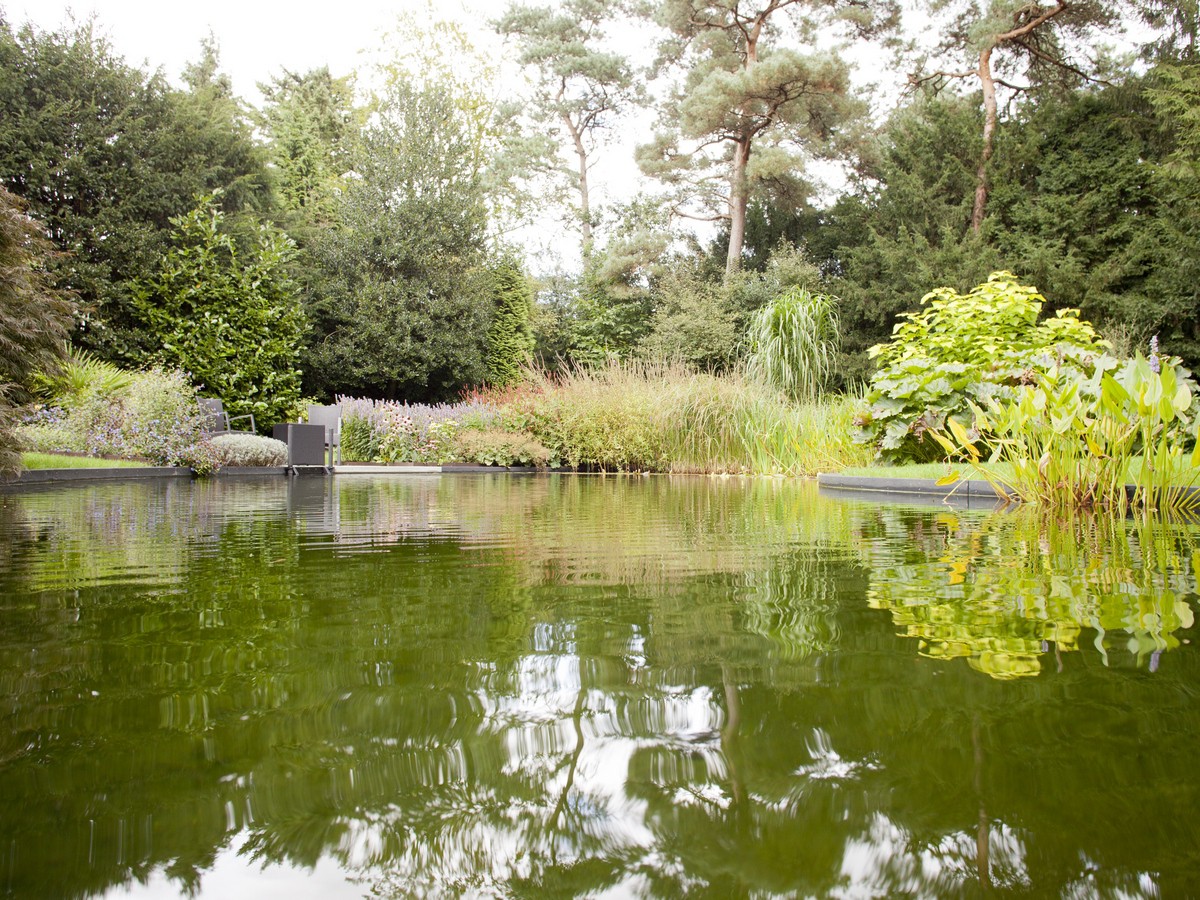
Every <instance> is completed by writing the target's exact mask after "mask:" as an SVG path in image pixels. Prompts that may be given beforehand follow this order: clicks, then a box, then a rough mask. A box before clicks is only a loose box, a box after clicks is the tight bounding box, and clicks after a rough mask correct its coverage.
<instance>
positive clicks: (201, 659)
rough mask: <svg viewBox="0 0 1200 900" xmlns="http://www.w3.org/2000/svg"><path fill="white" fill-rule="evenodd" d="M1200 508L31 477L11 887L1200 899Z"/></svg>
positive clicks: (446, 482) (12, 730)
mask: <svg viewBox="0 0 1200 900" xmlns="http://www.w3.org/2000/svg"><path fill="white" fill-rule="evenodd" d="M1198 535H1200V532H1198V531H1197V530H1196V529H1195V528H1194V527H1191V526H1187V525H1183V524H1157V525H1145V524H1138V523H1134V522H1124V521H1121V522H1115V521H1109V520H1106V519H1102V518H1101V519H1095V518H1088V519H1086V520H1083V521H1080V522H1078V523H1075V524H1069V523H1062V522H1055V521H1048V520H1046V519H1044V518H1041V517H1039V516H1037V515H1035V514H1031V513H1028V512H1018V513H986V512H977V511H957V510H954V509H951V508H949V507H946V506H944V505H943V506H929V507H913V506H894V505H881V504H874V503H863V502H854V501H846V500H842V499H836V498H834V497H832V496H826V495H822V494H819V493H818V491H817V489H816V487H815V486H814V485H813V484H811V483H805V482H791V481H771V480H740V479H700V478H667V477H655V478H636V477H633V478H626V477H572V476H548V477H546V476H539V477H509V476H453V477H437V476H418V475H413V476H406V477H402V478H401V477H393V478H390V479H387V478H375V477H369V476H368V477H359V476H339V477H337V478H299V479H291V480H287V479H283V478H274V479H262V480H257V479H255V480H242V479H239V480H215V481H212V480H210V481H200V482H196V483H192V484H189V483H177V482H170V483H166V482H125V483H119V484H118V483H114V484H109V485H100V486H88V487H64V488H55V489H46V490H38V491H34V490H21V491H17V490H9V491H7V492H5V493H0V723H2V725H0V798H2V800H3V802H2V804H0V896H6V897H7V896H13V897H135V898H145V897H178V896H198V897H220V898H228V897H247V898H255V900H260V898H273V897H279V898H287V900H301V898H309V897H312V898H342V897H363V896H369V897H460V896H462V897H579V896H587V897H605V898H619V897H681V896H688V897H692V896H695V897H774V896H788V897H791V896H796V897H809V896H813V897H895V896H911V897H955V896H968V897H971V896H981V897H982V896H1035V897H1058V896H1061V897H1097V896H1099V897H1153V896H1164V897H1180V896H1189V895H1192V896H1194V895H1196V893H1198V892H1200V865H1198V863H1200V810H1198V806H1197V801H1198V800H1200V796H1198V795H1200V715H1198V709H1200V707H1198V705H1197V689H1198V687H1200V655H1198V654H1197V647H1196V645H1195V643H1194V640H1195V627H1194V614H1195V611H1196V606H1197V584H1196V575H1195V573H1196V571H1197V565H1198V564H1200V553H1198V551H1200V536H1198Z"/></svg>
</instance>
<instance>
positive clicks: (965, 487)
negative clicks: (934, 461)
mask: <svg viewBox="0 0 1200 900" xmlns="http://www.w3.org/2000/svg"><path fill="white" fill-rule="evenodd" d="M817 484H818V485H819V486H820V488H821V489H822V490H830V491H834V492H836V493H837V494H838V495H840V496H851V495H854V496H856V497H857V498H859V499H864V500H879V499H881V495H882V496H885V497H889V498H890V499H894V500H900V499H901V498H903V499H905V500H917V501H918V502H921V501H924V502H929V501H950V502H952V503H954V504H956V505H964V506H967V507H969V508H980V509H982V508H985V507H986V508H989V509H992V508H995V507H996V506H999V505H1004V504H1006V503H1008V502H1010V501H1013V502H1020V501H1019V500H1018V498H1017V496H1016V494H1014V493H1010V492H1007V491H1005V490H1004V488H1002V487H999V486H993V485H992V484H991V483H990V482H987V481H982V480H968V481H957V482H954V483H953V484H941V485H939V484H938V483H937V481H936V480H934V479H931V478H887V477H876V476H865V475H825V474H821V475H818V476H817ZM1171 490H1172V491H1178V493H1179V494H1180V495H1181V496H1183V497H1188V498H1192V502H1197V499H1198V498H1200V487H1180V488H1172V489H1171ZM1136 493H1137V488H1136V487H1135V486H1134V485H1132V484H1127V485H1125V495H1126V496H1127V497H1128V498H1129V500H1130V501H1131V502H1132V501H1133V499H1134V497H1135V495H1136Z"/></svg>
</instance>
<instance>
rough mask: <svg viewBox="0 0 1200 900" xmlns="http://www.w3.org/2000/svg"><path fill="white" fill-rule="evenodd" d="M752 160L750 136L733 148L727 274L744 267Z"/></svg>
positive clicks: (726, 260)
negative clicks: (743, 250) (749, 168)
mask: <svg viewBox="0 0 1200 900" xmlns="http://www.w3.org/2000/svg"><path fill="white" fill-rule="evenodd" d="M749 162H750V138H748V137H745V138H742V139H741V140H740V141H738V142H737V143H736V144H735V145H734V148H733V173H732V175H731V176H730V178H729V255H728V256H727V257H726V258H725V275H726V277H728V276H730V275H733V274H734V273H736V272H737V271H739V270H740V269H741V268H742V245H743V244H745V242H746V201H747V195H746V194H747V192H746V166H747V164H748V163H749Z"/></svg>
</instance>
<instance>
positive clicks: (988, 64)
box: [971, 47, 996, 234]
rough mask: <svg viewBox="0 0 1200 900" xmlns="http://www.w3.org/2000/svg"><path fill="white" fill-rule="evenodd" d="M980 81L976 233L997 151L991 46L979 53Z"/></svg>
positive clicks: (973, 219) (973, 215)
mask: <svg viewBox="0 0 1200 900" xmlns="http://www.w3.org/2000/svg"><path fill="white" fill-rule="evenodd" d="M979 81H980V83H981V84H982V85H983V150H982V151H981V152H980V154H979V168H978V169H977V170H976V171H975V206H974V208H973V209H972V210H971V230H972V231H973V232H975V233H976V234H979V230H980V229H981V228H982V227H983V215H984V212H985V211H986V209H987V201H988V163H989V161H990V160H991V158H992V153H993V152H994V151H995V137H996V82H995V79H993V78H992V48H991V47H985V48H984V49H983V50H981V51H980V53H979Z"/></svg>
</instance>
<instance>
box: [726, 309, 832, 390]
mask: <svg viewBox="0 0 1200 900" xmlns="http://www.w3.org/2000/svg"><path fill="white" fill-rule="evenodd" d="M747 341H748V343H749V345H750V355H749V357H748V358H747V360H746V372H747V374H748V375H749V376H750V378H751V379H752V380H754V381H758V382H761V383H762V384H765V385H768V386H770V387H774V388H777V389H779V390H781V391H783V393H784V394H786V395H787V396H788V397H789V398H790V399H792V400H796V401H799V402H809V403H811V402H814V401H816V400H817V398H818V397H820V395H821V389H822V388H823V387H824V386H825V384H826V382H827V381H828V380H829V373H830V370H831V369H832V367H833V358H834V354H835V353H836V352H837V347H838V343H839V341H840V334H839V321H838V314H837V298H835V297H832V296H830V295H828V294H821V293H813V292H811V291H809V290H808V289H807V288H803V287H794V288H791V289H790V290H788V291H785V292H784V293H782V294H780V295H779V296H778V297H775V298H774V299H773V300H771V302H770V303H768V304H767V305H766V306H764V307H763V308H762V309H760V310H759V311H758V312H757V313H755V315H754V318H753V319H752V320H751V322H750V329H749V333H748V334H747Z"/></svg>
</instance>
